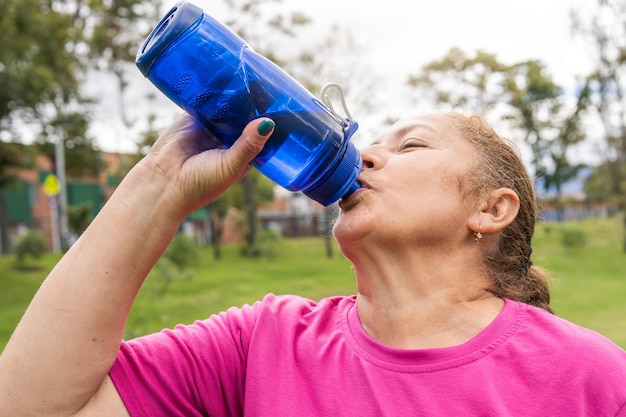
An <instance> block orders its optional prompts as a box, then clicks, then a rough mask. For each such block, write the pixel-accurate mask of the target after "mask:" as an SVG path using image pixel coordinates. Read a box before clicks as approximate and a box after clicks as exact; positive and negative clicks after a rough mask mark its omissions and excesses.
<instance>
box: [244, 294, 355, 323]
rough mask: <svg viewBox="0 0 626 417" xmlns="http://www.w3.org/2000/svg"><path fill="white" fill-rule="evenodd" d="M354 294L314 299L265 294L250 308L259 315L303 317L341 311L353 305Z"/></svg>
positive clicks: (282, 317) (281, 317)
mask: <svg viewBox="0 0 626 417" xmlns="http://www.w3.org/2000/svg"><path fill="white" fill-rule="evenodd" d="M354 302H355V297H354V296H336V297H328V298H322V299H321V300H319V301H314V300H311V299H309V298H305V297H300V296H297V295H275V294H267V295H266V296H265V297H264V298H263V300H261V301H259V302H257V303H255V304H254V305H253V306H252V307H251V308H252V309H253V310H254V311H255V312H256V313H257V314H259V315H271V316H275V317H278V318H280V319H281V320H282V319H284V318H297V319H299V318H303V317H308V316H316V315H321V316H325V315H327V314H332V313H333V312H339V311H343V309H344V308H345V307H346V306H349V305H353V304H354Z"/></svg>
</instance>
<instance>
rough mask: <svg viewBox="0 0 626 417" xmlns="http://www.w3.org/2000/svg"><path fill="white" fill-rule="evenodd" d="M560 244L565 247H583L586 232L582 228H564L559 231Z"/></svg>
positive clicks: (585, 240)
mask: <svg viewBox="0 0 626 417" xmlns="http://www.w3.org/2000/svg"><path fill="white" fill-rule="evenodd" d="M561 245H563V246H564V247H566V248H583V247H585V246H586V245H587V234H586V233H585V232H584V231H582V230H576V229H565V230H563V231H561Z"/></svg>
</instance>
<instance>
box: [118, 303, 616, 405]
mask: <svg viewBox="0 0 626 417" xmlns="http://www.w3.org/2000/svg"><path fill="white" fill-rule="evenodd" d="M110 375H111V377H112V379H113V382H114V383H115V386H116V387H117V389H118V392H119V393H120V395H121V397H122V399H123V401H124V403H125V404H126V407H127V408H128V410H129V412H130V414H131V415H132V416H133V417H139V416H145V417H161V416H163V417H178V416H180V417H194V416H211V417H220V416H243V415H246V416H255V417H264V416H267V417H270V416H271V417H278V416H280V417H283V416H296V417H308V416H311V417H313V416H316V417H319V416H359V417H363V416H376V417H381V416H390V417H398V416H409V415H411V416H429V417H433V416H446V417H449V416H464V417H467V416H524V417H531V416H542V417H544V416H567V417H576V416H585V417H589V416H594V417H596V416H622V417H623V416H626V352H625V351H624V350H622V349H621V348H619V347H618V346H616V345H614V344H613V343H611V342H610V341H608V340H607V339H605V338H604V337H602V336H600V335H598V334H597V333H594V332H592V331H590V330H587V329H584V328H581V327H579V326H576V325H574V324H572V323H570V322H567V321H565V320H563V319H560V318H558V317H556V316H554V315H551V314H549V313H547V312H545V311H543V310H541V309H538V308H535V307H531V306H528V305H526V304H522V303H518V302H514V301H510V300H506V303H505V307H504V309H503V310H502V312H501V313H500V314H499V316H498V317H497V318H496V319H495V320H494V321H493V322H492V323H491V324H490V325H489V326H488V327H487V328H486V329H484V330H483V331H482V332H481V333H479V334H478V335H477V336H476V337H474V338H473V339H471V340H469V341H468V342H466V343H464V344H462V345H459V346H455V347H449V348H442V349H424V350H402V349H395V348H390V347H387V346H384V345H381V344H379V343H377V342H376V341H374V340H372V339H371V338H370V337H369V336H368V335H367V334H366V333H365V332H364V330H363V328H362V327H361V324H360V321H359V318H358V315H357V310H356V306H355V297H335V298H327V299H323V300H321V301H320V302H319V303H315V302H313V301H310V300H307V299H303V298H300V297H295V296H274V295H268V296H267V297H265V298H264V300H263V301H262V302H258V303H255V304H254V305H253V306H244V307H243V308H241V309H236V308H231V309H229V310H228V311H227V312H224V313H221V314H219V315H215V316H211V317H210V318H209V319H207V320H204V321H198V322H196V323H194V324H192V325H190V326H178V327H176V328H175V329H174V330H164V331H162V332H160V333H157V334H153V335H149V336H145V337H141V338H138V339H135V340H132V341H129V342H124V343H123V344H122V347H121V349H120V352H119V355H118V358H117V360H116V362H115V364H114V366H113V368H112V369H111V372H110Z"/></svg>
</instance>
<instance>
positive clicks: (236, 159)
mask: <svg viewBox="0 0 626 417" xmlns="http://www.w3.org/2000/svg"><path fill="white" fill-rule="evenodd" d="M274 126H275V124H274V121H273V120H272V119H268V118H265V117H264V118H260V119H256V120H253V121H251V122H250V123H248V124H247V125H246V127H245V129H244V130H243V132H242V134H241V136H240V137H239V139H237V140H236V141H235V143H233V145H232V146H231V147H230V149H229V150H228V151H227V158H228V160H229V161H228V162H229V165H231V166H232V167H233V168H235V169H238V168H239V169H244V168H245V167H246V165H248V164H249V163H250V161H252V159H253V158H254V157H255V156H257V155H258V154H259V153H260V152H261V151H262V150H263V146H265V143H266V142H267V140H268V139H269V137H270V135H271V133H272V132H273V131H274Z"/></svg>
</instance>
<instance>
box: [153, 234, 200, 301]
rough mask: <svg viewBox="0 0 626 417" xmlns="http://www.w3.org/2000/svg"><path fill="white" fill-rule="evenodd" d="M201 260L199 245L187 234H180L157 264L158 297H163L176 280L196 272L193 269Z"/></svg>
mask: <svg viewBox="0 0 626 417" xmlns="http://www.w3.org/2000/svg"><path fill="white" fill-rule="evenodd" d="M198 260H199V252H198V245H197V244H196V243H195V242H194V241H193V240H192V239H190V238H188V237H187V236H184V235H181V234H178V235H176V237H174V239H173V240H172V242H171V243H170V245H169V246H168V247H167V250H166V251H165V253H164V254H163V256H162V257H161V259H159V261H158V262H157V264H156V266H155V271H156V272H157V274H156V275H157V277H159V279H160V285H159V288H158V289H157V290H156V295H157V297H159V298H160V297H163V296H164V295H165V293H166V292H167V290H168V289H169V288H170V285H171V284H172V282H174V281H183V280H187V279H189V278H191V277H192V276H193V274H194V272H193V270H192V269H191V267H192V266H194V265H195V264H197V262H198Z"/></svg>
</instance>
